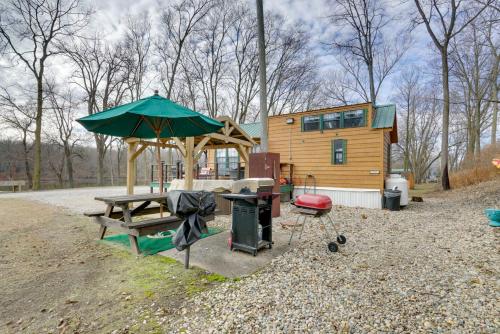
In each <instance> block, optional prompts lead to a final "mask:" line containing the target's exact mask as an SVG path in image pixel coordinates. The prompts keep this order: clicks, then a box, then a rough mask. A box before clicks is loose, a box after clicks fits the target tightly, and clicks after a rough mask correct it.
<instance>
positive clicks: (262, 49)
mask: <svg viewBox="0 0 500 334" xmlns="http://www.w3.org/2000/svg"><path fill="white" fill-rule="evenodd" d="M257 29H258V37H259V86H260V123H261V126H262V134H261V137H260V149H261V151H262V152H267V150H268V140H267V134H268V131H267V87H266V81H267V78H266V45H265V43H264V38H265V37H264V9H263V5H262V0H257Z"/></svg>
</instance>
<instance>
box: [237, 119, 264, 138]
mask: <svg viewBox="0 0 500 334" xmlns="http://www.w3.org/2000/svg"><path fill="white" fill-rule="evenodd" d="M239 126H240V128H241V129H242V130H243V131H245V132H246V133H247V134H248V135H249V136H250V137H252V138H260V135H261V133H262V126H261V124H260V122H257V123H247V124H239Z"/></svg>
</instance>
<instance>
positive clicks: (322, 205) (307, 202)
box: [293, 194, 332, 210]
mask: <svg viewBox="0 0 500 334" xmlns="http://www.w3.org/2000/svg"><path fill="white" fill-rule="evenodd" d="M293 204H294V205H295V206H300V207H304V208H311V209H317V210H327V209H331V207H332V200H331V198H330V197H328V196H326V195H316V194H302V195H299V196H297V198H295V201H294V203H293Z"/></svg>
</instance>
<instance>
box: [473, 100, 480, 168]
mask: <svg viewBox="0 0 500 334" xmlns="http://www.w3.org/2000/svg"><path fill="white" fill-rule="evenodd" d="M478 95H479V94H476V96H478ZM475 116H476V119H475V123H476V124H475V126H474V128H475V129H474V130H475V137H476V142H475V144H474V153H475V158H476V160H479V157H480V156H481V100H479V99H478V98H477V97H476V115H475Z"/></svg>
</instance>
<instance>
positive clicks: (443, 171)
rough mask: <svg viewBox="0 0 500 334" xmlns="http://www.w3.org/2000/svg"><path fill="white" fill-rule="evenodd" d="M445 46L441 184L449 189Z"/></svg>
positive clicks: (445, 54)
mask: <svg viewBox="0 0 500 334" xmlns="http://www.w3.org/2000/svg"><path fill="white" fill-rule="evenodd" d="M447 49H448V48H447V46H444V47H443V49H442V50H440V51H441V70H442V80H443V125H442V126H443V131H442V135H441V186H442V187H443V190H450V189H451V187H450V179H449V175H448V133H449V127H450V87H449V80H448V79H449V78H448V76H449V69H448V52H447Z"/></svg>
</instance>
